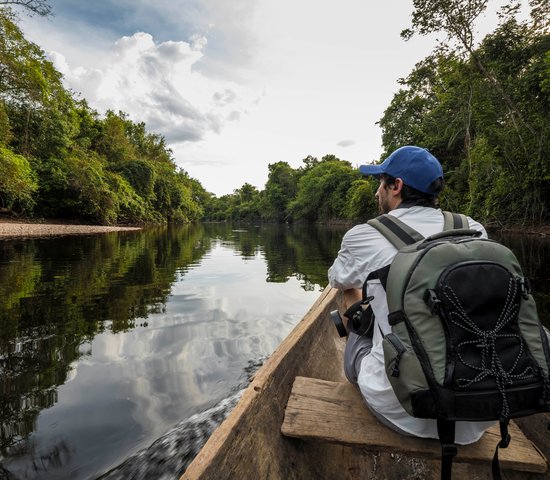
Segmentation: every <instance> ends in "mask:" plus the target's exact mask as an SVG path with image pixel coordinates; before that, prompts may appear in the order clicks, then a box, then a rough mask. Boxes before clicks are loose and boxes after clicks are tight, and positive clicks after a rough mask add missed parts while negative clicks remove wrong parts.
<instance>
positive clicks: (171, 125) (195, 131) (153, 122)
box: [147, 116, 206, 144]
mask: <svg viewBox="0 0 550 480" xmlns="http://www.w3.org/2000/svg"><path fill="white" fill-rule="evenodd" d="M147 128H148V130H150V131H153V132H159V133H160V134H161V135H163V136H164V138H166V141H167V142H168V143H169V144H170V143H182V142H198V141H199V140H202V138H203V137H204V134H205V133H206V130H205V129H204V128H201V125H200V124H199V125H198V124H196V123H192V122H189V121H179V122H178V121H174V120H173V119H171V118H170V117H160V116H150V117H149V118H148V119H147Z"/></svg>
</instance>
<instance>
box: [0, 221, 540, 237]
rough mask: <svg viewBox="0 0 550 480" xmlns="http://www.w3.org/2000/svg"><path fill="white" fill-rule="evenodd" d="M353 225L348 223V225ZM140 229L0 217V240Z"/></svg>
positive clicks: (533, 231) (522, 230) (521, 229)
mask: <svg viewBox="0 0 550 480" xmlns="http://www.w3.org/2000/svg"><path fill="white" fill-rule="evenodd" d="M344 224H345V223H333V222H330V223H329V225H340V226H341V225H344ZM352 226H353V224H352V223H349V227H350V228H351V227H352ZM135 230H141V227H126V226H105V225H82V224H78V223H71V222H68V221H63V220H51V219H46V220H26V219H25V220H19V219H13V218H10V217H0V240H2V239H5V238H26V237H55V236H63V235H89V234H95V233H107V232H120V231H135ZM487 230H488V231H489V232H491V231H493V232H494V231H501V232H506V233H513V234H515V233H517V234H522V235H538V236H543V237H546V236H550V225H548V224H542V225H535V226H533V225H529V226H525V225H519V224H517V225H511V226H508V227H498V226H492V225H488V226H487Z"/></svg>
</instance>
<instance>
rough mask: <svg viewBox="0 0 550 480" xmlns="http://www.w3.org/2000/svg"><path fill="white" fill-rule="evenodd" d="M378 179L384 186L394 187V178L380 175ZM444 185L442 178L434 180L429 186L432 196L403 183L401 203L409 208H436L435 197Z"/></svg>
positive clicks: (385, 174) (383, 174)
mask: <svg viewBox="0 0 550 480" xmlns="http://www.w3.org/2000/svg"><path fill="white" fill-rule="evenodd" d="M380 178H381V179H382V180H383V181H384V184H385V185H394V184H395V178H396V177H392V176H391V175H388V174H387V173H382V174H381V175H380ZM444 185H445V183H444V181H443V178H441V177H439V178H438V179H437V180H434V181H433V182H432V183H431V184H430V190H431V191H432V192H434V195H430V194H429V193H424V192H421V191H420V190H417V189H416V188H413V187H411V186H409V185H406V184H405V183H403V188H402V189H401V203H402V204H405V203H406V204H407V205H409V206H419V207H433V208H436V207H437V196H438V195H439V194H440V193H441V190H443V187H444Z"/></svg>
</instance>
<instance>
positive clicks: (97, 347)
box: [0, 224, 550, 479]
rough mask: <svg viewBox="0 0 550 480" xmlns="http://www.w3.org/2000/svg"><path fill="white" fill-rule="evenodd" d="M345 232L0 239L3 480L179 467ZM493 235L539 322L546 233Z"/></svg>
mask: <svg viewBox="0 0 550 480" xmlns="http://www.w3.org/2000/svg"><path fill="white" fill-rule="evenodd" d="M344 231H345V229H344V228H343V227H321V226H287V225H282V226H275V225H268V226H261V227H260V226H245V227H242V226H241V227H237V226H231V225H227V224H201V225H192V226H184V227H163V228H152V229H146V230H143V231H140V232H119V233H109V234H103V235H89V236H79V237H61V238H54V239H27V240H6V241H0V291H1V292H2V297H1V298H0V381H1V387H2V396H1V398H0V414H1V418H0V442H1V443H0V455H1V459H0V462H1V464H0V479H2V478H6V479H30V478H39V479H40V478H43V479H61V478H74V479H95V478H98V477H100V476H102V475H104V478H109V479H113V478H128V477H129V476H132V475H134V476H135V478H145V476H151V472H152V471H153V472H154V476H155V478H161V477H162V478H177V476H178V471H181V469H182V468H184V465H185V463H186V462H187V461H189V459H190V458H192V456H193V454H194V453H195V452H196V450H197V449H198V448H200V445H201V444H202V442H204V440H205V438H206V437H207V436H208V434H209V433H210V432H211V431H212V429H213V428H214V427H215V425H216V424H217V422H219V421H220V420H221V419H222V418H223V417H224V416H225V415H226V413H227V412H228V411H229V410H230V409H231V407H232V406H233V405H234V403H235V402H236V401H237V399H238V397H239V392H240V389H241V388H243V387H244V386H245V385H246V383H247V381H248V380H247V378H248V376H249V375H250V374H251V372H252V371H254V369H255V368H257V367H258V366H259V365H260V364H261V363H262V361H263V359H265V358H266V357H267V356H269V355H270V354H271V353H272V352H273V350H274V349H275V348H276V347H277V345H278V344H279V343H280V341H281V340H282V339H283V338H284V337H285V336H286V335H287V334H288V333H289V332H290V330H291V329H292V328H293V326H294V325H295V324H296V323H297V322H298V321H299V320H300V318H301V317H302V315H303V314H304V313H305V312H306V311H307V310H308V308H309V307H310V306H311V304H312V303H313V302H314V300H315V298H316V297H317V296H318V295H319V292H320V291H321V290H322V288H323V287H324V286H325V284H326V270H327V268H328V267H329V266H330V264H331V263H332V261H333V259H334V257H335V255H336V253H337V251H338V248H339V245H340V240H341V237H342V235H343V233H344ZM492 236H493V237H498V238H499V239H500V240H501V241H503V242H504V243H505V244H507V245H508V246H510V247H511V248H512V250H514V252H515V253H516V255H518V257H519V258H520V261H521V262H522V264H523V266H524V269H525V272H526V274H527V275H528V276H529V278H530V279H531V281H532V284H533V286H534V289H535V292H536V299H537V303H538V306H539V311H540V313H541V317H542V318H544V319H547V318H548V313H549V312H550V300H549V298H550V294H549V292H550V282H548V273H547V269H546V268H545V267H546V265H547V264H548V260H549V257H550V241H549V240H547V239H545V238H542V237H537V236H518V235H516V236H504V237H503V236H500V237H499V236H498V235H496V234H493V235H492ZM545 324H546V325H548V323H547V322H545ZM128 458H130V459H131V460H130V461H128ZM125 460H126V462H125ZM144 472H148V475H145V473H144Z"/></svg>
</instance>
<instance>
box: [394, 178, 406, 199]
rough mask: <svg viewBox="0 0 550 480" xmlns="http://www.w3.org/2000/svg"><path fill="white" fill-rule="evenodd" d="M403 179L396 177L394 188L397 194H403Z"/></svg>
mask: <svg viewBox="0 0 550 480" xmlns="http://www.w3.org/2000/svg"><path fill="white" fill-rule="evenodd" d="M403 185H404V183H403V180H402V179H400V178H396V179H395V182H394V183H393V186H392V190H393V193H394V194H395V195H397V194H401V190H403Z"/></svg>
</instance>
